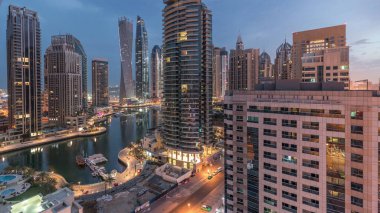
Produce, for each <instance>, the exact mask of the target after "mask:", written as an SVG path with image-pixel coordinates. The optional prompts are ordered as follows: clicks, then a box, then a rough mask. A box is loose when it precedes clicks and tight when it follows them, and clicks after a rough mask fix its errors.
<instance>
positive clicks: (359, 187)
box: [351, 182, 363, 192]
mask: <svg viewBox="0 0 380 213" xmlns="http://www.w3.org/2000/svg"><path fill="white" fill-rule="evenodd" d="M351 190H354V191H357V192H363V184H360V183H354V182H351Z"/></svg>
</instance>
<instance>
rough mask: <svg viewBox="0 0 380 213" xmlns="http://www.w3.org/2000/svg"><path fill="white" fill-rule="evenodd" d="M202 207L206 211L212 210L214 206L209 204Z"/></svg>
mask: <svg viewBox="0 0 380 213" xmlns="http://www.w3.org/2000/svg"><path fill="white" fill-rule="evenodd" d="M201 209H202V210H203V211H206V212H211V210H212V207H211V206H209V205H202V207H201Z"/></svg>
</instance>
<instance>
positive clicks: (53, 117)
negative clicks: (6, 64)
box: [45, 35, 83, 126]
mask: <svg viewBox="0 0 380 213" xmlns="http://www.w3.org/2000/svg"><path fill="white" fill-rule="evenodd" d="M72 41H73V40H72V36H71V35H56V36H52V38H51V45H50V46H49V47H48V48H47V50H46V53H45V75H46V80H47V82H46V85H47V90H48V92H49V121H50V122H51V123H54V124H55V125H56V126H67V124H68V121H70V122H71V121H72V120H73V119H77V118H78V116H81V115H82V114H83V105H82V104H83V99H82V94H83V93H82V56H81V55H80V54H79V53H77V52H76V50H75V44H74V43H73V42H72Z"/></svg>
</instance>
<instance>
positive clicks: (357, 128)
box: [351, 125, 363, 135]
mask: <svg viewBox="0 0 380 213" xmlns="http://www.w3.org/2000/svg"><path fill="white" fill-rule="evenodd" d="M351 133H354V134H360V135H362V134H363V127H362V126H355V125H351Z"/></svg>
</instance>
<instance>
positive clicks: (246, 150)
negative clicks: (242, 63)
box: [224, 80, 380, 213]
mask: <svg viewBox="0 0 380 213" xmlns="http://www.w3.org/2000/svg"><path fill="white" fill-rule="evenodd" d="M280 82H281V80H280ZM268 88H269V87H268ZM272 88H276V89H271V90H256V91H235V92H234V93H233V94H231V95H230V96H226V97H225V100H224V104H225V106H226V107H225V111H224V113H225V118H226V119H225V120H224V123H225V130H226V131H225V134H226V144H225V162H226V164H225V168H226V169H225V175H226V177H225V179H226V186H225V188H226V194H225V196H226V199H225V201H226V212H227V213H229V212H231V213H232V212H233V213H235V212H329V213H330V212H331V213H338V212H379V210H380V205H379V204H380V199H379V197H378V194H379V189H380V181H379V180H380V179H379V168H380V164H379V162H380V161H379V159H380V151H379V146H380V143H379V140H378V137H379V135H380V133H379V132H378V130H379V128H380V123H379V120H380V117H379V115H380V110H379V107H378V106H379V103H380V98H379V97H380V96H379V95H380V94H379V91H368V90H367V91H345V90H344V83H342V82H334V83H332V82H318V83H300V80H298V81H295V80H291V81H290V82H286V81H282V82H281V83H280V84H277V85H274V86H273V87H272Z"/></svg>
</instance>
